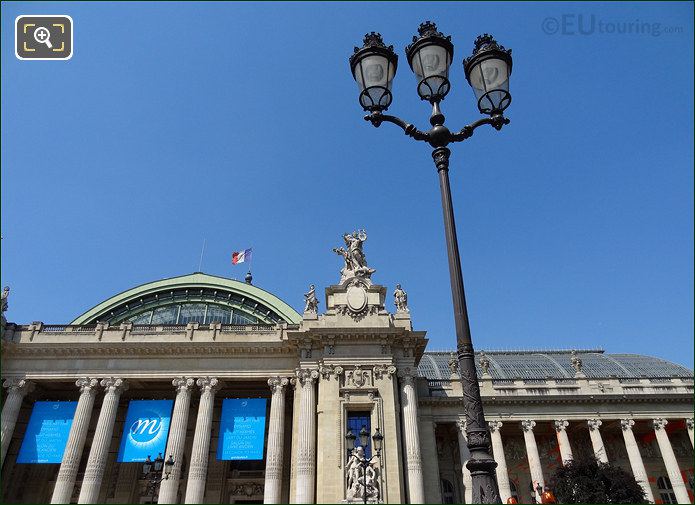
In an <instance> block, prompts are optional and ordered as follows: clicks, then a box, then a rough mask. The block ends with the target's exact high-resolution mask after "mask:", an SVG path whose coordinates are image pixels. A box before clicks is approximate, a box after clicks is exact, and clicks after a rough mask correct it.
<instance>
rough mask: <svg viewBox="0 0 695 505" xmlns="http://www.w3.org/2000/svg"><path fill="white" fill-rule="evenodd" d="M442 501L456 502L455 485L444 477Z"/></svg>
mask: <svg viewBox="0 0 695 505" xmlns="http://www.w3.org/2000/svg"><path fill="white" fill-rule="evenodd" d="M441 484H442V503H455V502H454V486H453V484H452V483H451V482H450V481H448V480H446V479H442V482H441Z"/></svg>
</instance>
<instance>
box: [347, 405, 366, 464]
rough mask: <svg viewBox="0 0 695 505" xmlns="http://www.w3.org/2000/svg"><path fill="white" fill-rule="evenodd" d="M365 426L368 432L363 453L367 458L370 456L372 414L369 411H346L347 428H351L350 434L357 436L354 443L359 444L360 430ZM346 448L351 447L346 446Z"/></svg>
mask: <svg viewBox="0 0 695 505" xmlns="http://www.w3.org/2000/svg"><path fill="white" fill-rule="evenodd" d="M363 427H364V428H365V429H366V430H367V432H368V433H369V439H368V441H367V446H366V447H365V448H364V455H365V457H366V458H367V459H369V458H371V457H372V416H371V413H370V412H364V411H363V412H348V415H347V429H346V430H345V431H346V433H347V430H351V431H352V434H353V435H355V436H356V437H357V439H356V443H357V444H358V445H360V430H362V428H363ZM348 449H352V448H351V447H348Z"/></svg>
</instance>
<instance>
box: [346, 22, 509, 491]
mask: <svg viewBox="0 0 695 505" xmlns="http://www.w3.org/2000/svg"><path fill="white" fill-rule="evenodd" d="M418 32H419V35H418V36H414V37H413V42H412V44H410V45H409V46H408V47H407V48H406V56H407V58H408V63H409V64H410V68H411V69H412V70H413V72H414V73H415V75H416V77H417V79H418V85H417V92H418V95H420V98H421V99H422V100H427V101H428V102H430V104H431V105H432V114H431V115H430V124H431V125H432V128H430V129H429V130H428V131H420V130H418V129H417V128H416V127H415V126H414V125H413V124H411V123H407V122H405V121H403V120H402V119H400V118H398V117H396V116H390V115H387V114H384V113H383V112H384V111H385V110H387V109H388V107H389V105H391V102H392V99H393V97H392V95H391V84H392V81H393V78H394V76H395V73H396V66H397V63H398V56H396V54H395V53H394V52H393V46H386V44H384V42H383V40H382V38H381V35H379V34H378V33H375V32H372V33H369V34H367V35H365V37H364V46H363V47H362V48H355V52H354V54H353V55H352V56H351V57H350V68H351V70H352V74H353V77H354V78H355V81H357V85H358V87H359V90H360V99H359V101H360V105H362V108H363V109H364V110H365V111H366V112H368V113H369V114H367V115H366V116H365V117H364V119H365V120H367V121H369V122H371V123H372V125H374V126H375V127H379V126H381V123H383V122H388V123H393V124H395V125H397V126H399V127H401V128H402V129H403V131H404V132H405V134H406V135H408V136H409V137H412V138H413V139H415V140H418V141H423V142H427V143H428V144H429V145H430V146H431V147H432V158H433V159H434V163H435V166H436V167H437V172H438V173H439V185H440V190H441V198H442V209H443V212H444V229H445V233H446V245H447V255H448V258H449V275H450V277H451V293H452V297H453V302H454V320H455V323H456V342H457V354H458V361H459V370H460V374H461V382H462V383H463V398H464V411H465V415H466V427H467V428H466V434H467V438H468V449H469V450H470V453H471V458H470V460H469V461H468V464H467V466H468V469H469V470H470V471H471V476H472V478H473V502H474V503H500V496H499V490H498V487H497V480H496V478H495V467H496V466H497V463H495V460H494V459H493V457H492V455H491V453H490V434H489V432H488V428H487V424H486V423H485V417H484V414H483V404H482V401H481V398H480V389H479V387H478V379H477V375H476V370H475V356H474V351H473V343H472V341H471V331H470V326H469V323H468V311H467V308H466V296H465V293H464V289H463V275H462V273H461V259H460V256H459V249H458V239H457V238H456V223H455V221H454V209H453V205H452V202H451V189H450V187H449V156H450V154H451V151H450V150H449V149H448V147H447V146H448V145H449V144H451V143H453V142H461V141H463V140H466V139H468V138H469V137H471V136H472V135H473V132H474V131H475V129H476V128H478V127H479V126H482V125H485V124H489V125H491V126H492V127H493V128H495V129H496V130H500V129H502V127H503V126H504V125H506V124H509V119H507V118H505V117H504V115H503V113H504V110H505V109H506V108H507V107H509V104H510V103H511V95H510V94H509V76H510V75H511V73H512V54H511V53H512V52H511V50H509V49H505V48H504V47H503V46H500V45H499V44H498V43H497V42H496V41H495V39H494V38H492V36H490V35H487V34H485V35H481V36H479V37H478V38H477V39H476V40H475V45H474V48H473V54H472V55H471V56H470V57H468V58H466V59H464V60H463V67H464V71H465V75H466V79H467V80H468V82H469V84H470V85H471V87H472V88H473V92H474V93H475V97H476V100H477V105H478V109H479V110H480V112H481V113H482V114H485V115H487V116H488V117H485V118H483V119H479V120H477V121H475V122H473V123H471V124H470V125H467V126H464V127H463V128H462V129H461V130H460V131H458V132H451V131H450V130H449V129H448V128H447V127H446V126H444V114H442V112H441V110H440V108H439V103H440V102H441V101H442V100H443V99H444V97H445V96H446V95H447V93H449V89H450V88H451V85H450V83H449V67H450V65H451V61H452V59H453V55H454V46H453V44H452V43H451V37H449V36H445V35H443V34H442V33H440V32H439V31H438V30H437V27H436V25H435V24H434V23H432V22H430V21H426V22H424V23H422V24H421V25H420V27H419V29H418Z"/></svg>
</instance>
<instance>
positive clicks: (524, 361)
mask: <svg viewBox="0 0 695 505" xmlns="http://www.w3.org/2000/svg"><path fill="white" fill-rule="evenodd" d="M484 352H485V356H487V358H488V359H489V360H490V368H489V372H490V375H491V376H492V378H493V380H545V379H556V380H557V379H560V380H562V379H574V374H575V370H574V368H573V367H572V351H569V350H566V351H484ZM576 353H577V357H579V358H581V360H582V373H584V375H586V376H587V377H588V378H596V379H598V378H609V377H616V378H618V379H620V380H621V381H624V382H629V381H630V380H635V379H637V380H638V379H643V378H647V379H650V378H669V377H683V378H692V377H693V371H692V370H689V369H687V368H686V367H684V366H681V365H677V364H675V363H671V362H670V361H666V360H663V359H660V358H655V357H653V356H644V355H641V354H606V353H604V352H603V351H602V350H581V351H580V350H578V351H576ZM451 356H452V352H451V351H449V352H426V353H425V354H424V355H423V357H422V359H421V360H420V364H419V367H418V371H419V372H420V375H421V376H423V377H427V378H428V379H430V380H442V379H449V377H450V376H451V371H450V369H449V359H451ZM475 360H476V363H475V366H476V371H477V373H478V377H482V376H483V370H482V369H481V368H480V363H479V360H480V354H476V358H475Z"/></svg>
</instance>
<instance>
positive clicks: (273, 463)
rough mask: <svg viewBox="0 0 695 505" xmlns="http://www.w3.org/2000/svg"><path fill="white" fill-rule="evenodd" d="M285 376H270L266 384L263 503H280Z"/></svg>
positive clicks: (283, 442) (286, 380)
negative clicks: (267, 412) (267, 415)
mask: <svg viewBox="0 0 695 505" xmlns="http://www.w3.org/2000/svg"><path fill="white" fill-rule="evenodd" d="M288 383H289V380H288V379H287V378H286V377H271V378H270V379H268V385H269V386H270V390H271V391H272V393H273V394H272V397H271V398H270V422H269V424H268V450H267V453H266V460H265V461H266V463H265V486H264V490H263V503H282V496H281V494H282V463H283V461H282V458H283V454H282V450H283V447H284V445H285V386H287V384H288Z"/></svg>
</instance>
